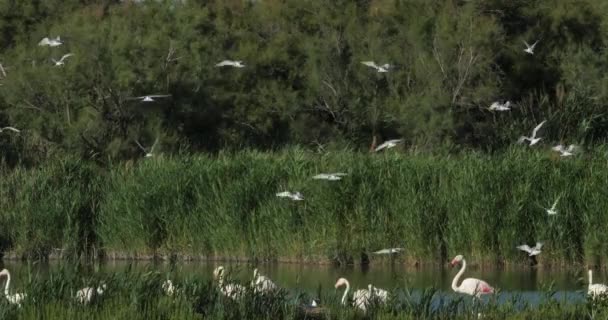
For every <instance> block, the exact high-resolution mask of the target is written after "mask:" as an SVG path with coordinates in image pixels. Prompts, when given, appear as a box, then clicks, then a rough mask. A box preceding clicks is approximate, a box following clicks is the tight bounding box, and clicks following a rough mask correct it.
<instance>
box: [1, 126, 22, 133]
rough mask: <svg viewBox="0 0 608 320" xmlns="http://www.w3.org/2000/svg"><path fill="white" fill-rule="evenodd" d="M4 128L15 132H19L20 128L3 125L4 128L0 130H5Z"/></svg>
mask: <svg viewBox="0 0 608 320" xmlns="http://www.w3.org/2000/svg"><path fill="white" fill-rule="evenodd" d="M5 130H10V131H13V132H17V133H19V132H21V130H19V129H17V128H14V127H4V128H0V132H2V131H5Z"/></svg>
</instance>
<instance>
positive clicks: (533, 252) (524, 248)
mask: <svg viewBox="0 0 608 320" xmlns="http://www.w3.org/2000/svg"><path fill="white" fill-rule="evenodd" d="M542 247H543V244H542V242H537V243H536V245H535V246H534V247H530V246H529V245H527V244H523V245H521V246H517V249H519V250H521V251H523V252H527V253H528V256H530V257H532V256H537V255H539V254H540V253H541V251H540V249H542Z"/></svg>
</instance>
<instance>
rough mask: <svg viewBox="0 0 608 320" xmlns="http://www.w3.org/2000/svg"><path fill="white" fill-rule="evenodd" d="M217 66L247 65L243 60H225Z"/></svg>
mask: <svg viewBox="0 0 608 320" xmlns="http://www.w3.org/2000/svg"><path fill="white" fill-rule="evenodd" d="M215 66H216V67H226V66H228V67H235V68H244V67H245V65H244V64H243V61H240V60H238V61H234V60H224V61H222V62H220V63H218V64H216V65H215Z"/></svg>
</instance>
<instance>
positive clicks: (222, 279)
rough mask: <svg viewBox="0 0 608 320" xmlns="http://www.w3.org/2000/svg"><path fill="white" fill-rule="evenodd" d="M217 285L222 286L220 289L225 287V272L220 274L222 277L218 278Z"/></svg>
mask: <svg viewBox="0 0 608 320" xmlns="http://www.w3.org/2000/svg"><path fill="white" fill-rule="evenodd" d="M217 283H218V284H219V285H220V287H221V286H223V285H224V274H223V272H222V273H220V275H219V276H218V277H217Z"/></svg>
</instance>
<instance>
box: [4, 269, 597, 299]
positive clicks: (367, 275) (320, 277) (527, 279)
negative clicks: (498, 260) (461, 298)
mask: <svg viewBox="0 0 608 320" xmlns="http://www.w3.org/2000/svg"><path fill="white" fill-rule="evenodd" d="M218 265H223V266H224V267H225V268H226V270H227V272H228V277H229V279H233V280H236V281H242V282H249V281H250V280H251V277H252V274H253V268H254V267H253V266H252V265H250V264H228V263H221V264H220V263H201V262H196V263H190V262H182V263H177V264H175V265H174V266H171V265H170V264H168V263H157V264H154V263H152V262H136V263H128V262H122V261H121V262H107V263H103V264H101V265H97V266H91V267H90V268H85V270H84V271H83V277H86V276H90V275H91V274H93V273H98V272H100V273H105V274H108V273H114V272H122V271H125V270H126V269H127V268H133V269H134V270H140V271H150V270H156V271H160V272H163V273H166V274H167V277H168V278H171V279H174V280H178V281H179V280H180V279H184V278H192V277H195V278H198V279H201V280H210V279H211V278H212V274H213V269H214V268H215V267H217V266H218ZM4 267H5V268H8V269H9V270H10V271H11V274H12V280H11V288H18V287H19V286H20V282H22V281H23V280H25V278H26V277H27V276H28V269H29V270H31V271H32V272H33V273H37V274H39V275H41V276H44V275H45V274H46V273H48V272H49V271H52V270H53V269H54V268H58V267H59V264H58V263H57V262H55V263H50V264H25V263H20V262H6V263H5V264H4ZM257 268H258V269H259V270H260V272H261V273H262V274H264V275H266V276H268V277H270V278H271V279H272V280H273V281H274V282H275V283H277V284H278V285H279V286H281V287H284V288H286V289H289V290H290V291H293V290H296V289H298V290H302V291H306V292H308V293H310V294H313V295H315V293H316V292H317V290H318V289H319V287H320V288H321V289H322V290H331V291H334V290H335V289H334V287H333V285H334V283H335V282H336V280H337V279H338V278H340V277H344V278H347V279H348V280H349V282H350V284H351V287H352V288H353V289H357V288H367V285H368V284H373V285H374V286H376V287H379V288H383V289H387V290H392V289H395V288H403V289H408V290H409V291H411V293H412V297H413V298H416V297H417V296H419V295H420V292H421V291H422V290H423V289H426V288H429V287H434V288H436V289H439V290H440V291H441V293H442V294H441V295H440V296H441V297H442V298H443V299H447V300H450V299H453V298H455V297H458V295H455V294H453V291H452V289H451V282H452V279H453V277H454V276H455V275H456V273H457V272H458V270H457V269H456V268H454V269H449V268H406V267H405V266H401V265H394V266H390V265H380V266H378V265H374V266H370V267H369V268H361V267H351V268H337V267H333V266H324V265H302V264H261V265H258V266H257ZM467 277H474V278H479V279H483V280H485V281H487V282H488V283H489V284H490V285H492V286H494V287H495V288H497V289H499V290H500V295H499V296H498V297H497V301H498V302H499V303H505V302H510V301H513V299H514V298H515V299H516V300H517V301H518V304H521V303H527V304H529V305H536V304H538V303H539V302H541V301H544V300H545V299H546V298H547V292H548V290H549V289H552V290H553V291H554V292H555V294H554V295H553V296H552V297H553V299H558V300H560V301H565V302H571V303H578V302H583V301H584V299H585V295H584V293H585V292H586V286H587V283H586V272H584V270H569V271H563V270H561V271H556V270H551V271H548V270H540V269H530V268H525V269H511V270H496V269H494V270H487V269H484V270H481V269H475V268H467V271H466V272H465V274H464V275H463V278H462V279H464V278H467ZM462 279H461V280H462ZM603 279H606V275H605V274H603V273H601V272H596V274H594V281H595V282H597V283H601V282H605V281H603ZM340 293H341V291H340ZM487 299H488V298H485V299H484V300H487Z"/></svg>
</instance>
